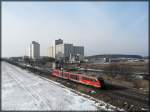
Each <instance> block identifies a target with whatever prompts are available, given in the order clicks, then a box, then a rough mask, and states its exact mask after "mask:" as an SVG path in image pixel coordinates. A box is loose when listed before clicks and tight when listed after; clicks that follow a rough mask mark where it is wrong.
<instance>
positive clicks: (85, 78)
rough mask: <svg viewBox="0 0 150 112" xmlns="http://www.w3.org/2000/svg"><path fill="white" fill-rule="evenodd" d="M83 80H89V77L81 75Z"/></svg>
mask: <svg viewBox="0 0 150 112" xmlns="http://www.w3.org/2000/svg"><path fill="white" fill-rule="evenodd" d="M82 79H83V80H90V79H89V78H87V77H82Z"/></svg>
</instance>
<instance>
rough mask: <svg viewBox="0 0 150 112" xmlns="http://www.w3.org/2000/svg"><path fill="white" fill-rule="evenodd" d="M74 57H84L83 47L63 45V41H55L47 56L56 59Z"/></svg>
mask: <svg viewBox="0 0 150 112" xmlns="http://www.w3.org/2000/svg"><path fill="white" fill-rule="evenodd" d="M76 55H78V56H79V55H80V56H84V47H83V46H73V44H68V43H63V40H61V39H58V40H55V45H54V46H51V47H49V49H48V56H49V57H54V58H57V59H60V58H68V59H69V57H70V56H71V57H75V56H76Z"/></svg>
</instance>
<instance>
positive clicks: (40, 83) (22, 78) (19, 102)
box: [2, 62, 115, 111]
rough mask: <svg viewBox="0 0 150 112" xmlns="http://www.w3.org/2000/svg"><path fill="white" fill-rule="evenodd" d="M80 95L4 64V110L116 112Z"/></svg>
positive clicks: (102, 103)
mask: <svg viewBox="0 0 150 112" xmlns="http://www.w3.org/2000/svg"><path fill="white" fill-rule="evenodd" d="M77 93H78V92H77ZM77 93H75V92H73V91H72V90H71V89H69V88H67V87H64V86H63V85H61V84H59V83H56V82H54V81H51V80H48V79H45V78H41V77H40V76H37V75H35V74H33V73H29V72H28V71H25V70H22V69H20V68H18V67H16V66H13V65H10V64H8V63H6V62H2V110H43V111H44V110H107V109H106V107H107V108H108V110H113V109H114V108H115V107H113V106H111V105H109V104H106V103H104V102H102V101H94V100H93V99H90V98H87V97H84V95H82V94H81V95H80V94H77ZM108 105H109V106H108Z"/></svg>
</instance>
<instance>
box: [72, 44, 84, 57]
mask: <svg viewBox="0 0 150 112" xmlns="http://www.w3.org/2000/svg"><path fill="white" fill-rule="evenodd" d="M73 50H74V51H73V53H74V55H77V54H79V55H81V56H84V47H83V46H73Z"/></svg>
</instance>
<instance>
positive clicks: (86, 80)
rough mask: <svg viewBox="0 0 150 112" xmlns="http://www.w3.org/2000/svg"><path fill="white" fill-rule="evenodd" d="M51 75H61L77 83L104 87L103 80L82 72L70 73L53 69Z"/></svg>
mask: <svg viewBox="0 0 150 112" xmlns="http://www.w3.org/2000/svg"><path fill="white" fill-rule="evenodd" d="M52 75H53V76H56V77H61V78H64V79H68V80H72V81H75V82H78V83H82V84H86V85H91V86H94V87H96V88H103V87H104V81H103V79H102V78H100V77H94V76H87V75H84V74H77V73H71V72H62V71H60V70H54V71H53V72H52Z"/></svg>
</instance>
